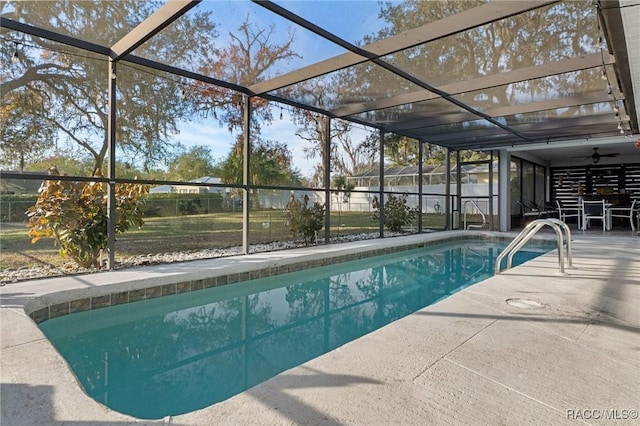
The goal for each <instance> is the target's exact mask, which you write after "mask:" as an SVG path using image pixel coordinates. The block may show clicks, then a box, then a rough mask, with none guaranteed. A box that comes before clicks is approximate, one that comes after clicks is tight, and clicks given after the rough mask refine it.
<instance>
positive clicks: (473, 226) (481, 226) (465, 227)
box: [462, 200, 487, 230]
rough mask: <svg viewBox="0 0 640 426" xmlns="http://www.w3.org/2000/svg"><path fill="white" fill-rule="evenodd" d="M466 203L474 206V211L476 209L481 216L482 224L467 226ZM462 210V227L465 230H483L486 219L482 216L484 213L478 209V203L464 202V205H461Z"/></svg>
mask: <svg viewBox="0 0 640 426" xmlns="http://www.w3.org/2000/svg"><path fill="white" fill-rule="evenodd" d="M467 203H471V204H473V205H474V206H475V208H476V209H478V211H479V212H480V216H482V224H480V225H478V224H475V225H473V224H469V226H467ZM462 210H463V211H464V225H463V228H464V229H466V230H469V229H471V228H478V229H482V228H484V225H486V224H487V217H486V216H485V215H484V212H483V211H482V209H481V208H480V206H479V205H478V203H476V202H475V201H473V200H466V201H465V202H464V204H463V205H462Z"/></svg>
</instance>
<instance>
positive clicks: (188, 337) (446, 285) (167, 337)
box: [40, 241, 551, 419]
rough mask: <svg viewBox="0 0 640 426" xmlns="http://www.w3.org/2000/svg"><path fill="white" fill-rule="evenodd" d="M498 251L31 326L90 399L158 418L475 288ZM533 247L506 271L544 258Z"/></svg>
mask: <svg viewBox="0 0 640 426" xmlns="http://www.w3.org/2000/svg"><path fill="white" fill-rule="evenodd" d="M504 246H505V245H504V244H498V243H488V242H483V241H471V242H456V243H447V244H442V245H436V246H433V247H428V248H422V249H416V250H410V251H403V252H399V253H395V254H391V255H385V256H378V257H372V258H368V259H363V260H358V261H353V262H346V263H341V264H336V265H331V266H327V267H322V268H316V269H311V270H306V271H300V272H294V273H290V274H286V275H279V276H274V277H269V278H263V279H257V280H252V281H246V282H242V283H236V284H231V285H227V286H222V287H215V288H211V289H206V290H199V291H194V292H190V293H182V294H177V295H173V296H167V297H161V298H157V299H151V300H145V301H140V302H135V303H130V304H127V305H118V306H113V307H109V308H104V309H98V310H94V311H85V312H79V313H74V314H71V315H66V316H63V317H59V318H55V319H51V320H48V321H45V322H43V323H41V324H40V327H41V329H42V330H43V331H44V333H45V334H46V335H47V336H48V338H49V339H50V340H51V342H52V343H53V344H54V346H55V347H56V348H57V349H58V350H59V351H60V353H61V354H62V355H63V356H64V358H65V359H66V360H67V362H68V363H69V365H70V366H71V368H72V369H73V371H74V372H75V374H76V376H77V377H78V379H79V381H80V382H81V384H82V386H84V388H85V390H86V392H87V393H88V394H89V395H90V396H92V397H93V398H95V399H96V400H97V401H100V402H102V403H103V404H105V405H107V406H108V407H110V408H112V409H114V410H117V411H120V412H122V413H126V414H130V415H132V416H135V417H139V418H146V419H158V418H162V417H165V416H168V415H177V414H182V413H186V412H190V411H193V410H197V409H199V408H203V407H206V406H209V405H211V404H214V403H216V402H219V401H222V400H224V399H227V398H229V397H231V396H233V395H235V394H238V393H240V392H242V391H244V390H246V389H248V388H250V387H251V386H254V385H256V384H258V383H260V382H262V381H265V380H267V379H269V378H270V377H273V376H275V375H277V374H278V373H280V372H282V371H284V370H286V369H289V368H291V367H294V366H296V365H299V364H301V363H304V362H306V361H308V360H310V359H312V358H315V357H317V356H319V355H322V354H324V353H326V352H328V351H331V350H332V349H335V348H337V347H339V346H341V345H343V344H345V343H347V342H349V341H351V340H354V339H357V338H358V337H360V336H363V335H365V334H367V333H369V332H371V331H373V330H375V329H377V328H380V327H382V326H384V325H386V324H389V323H390V322H392V321H395V320H397V319H399V318H402V317H403V316H406V315H408V314H410V313H412V312H415V311H417V310H419V309H421V308H423V307H425V306H428V305H430V304H433V303H434V302H436V301H438V300H440V299H443V298H445V297H447V296H448V295H450V294H452V293H455V292H456V291H459V290H461V289H463V288H465V287H467V286H469V285H471V284H473V283H476V282H478V281H481V280H484V279H485V278H488V277H490V276H491V275H492V274H493V265H494V260H495V258H496V257H497V255H498V254H499V252H500V250H502V249H503V248H504ZM534 247H537V248H534V250H536V251H527V252H520V253H518V254H517V255H516V257H515V259H514V263H515V264H518V263H522V262H524V261H526V260H529V259H531V258H533V257H536V256H538V255H540V254H542V253H544V252H546V251H548V250H550V249H551V248H550V247H549V246H545V247H542V246H534ZM529 249H530V248H529V247H527V250H529Z"/></svg>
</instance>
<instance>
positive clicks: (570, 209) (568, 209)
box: [556, 200, 582, 229]
mask: <svg viewBox="0 0 640 426" xmlns="http://www.w3.org/2000/svg"><path fill="white" fill-rule="evenodd" d="M556 205H557V206H558V218H559V219H560V220H561V221H563V222H566V221H567V218H570V217H575V218H576V222H577V224H578V229H582V227H581V226H580V222H581V220H580V219H581V216H582V212H581V211H580V206H579V205H578V206H567V205H565V204H563V203H562V202H561V201H560V200H556Z"/></svg>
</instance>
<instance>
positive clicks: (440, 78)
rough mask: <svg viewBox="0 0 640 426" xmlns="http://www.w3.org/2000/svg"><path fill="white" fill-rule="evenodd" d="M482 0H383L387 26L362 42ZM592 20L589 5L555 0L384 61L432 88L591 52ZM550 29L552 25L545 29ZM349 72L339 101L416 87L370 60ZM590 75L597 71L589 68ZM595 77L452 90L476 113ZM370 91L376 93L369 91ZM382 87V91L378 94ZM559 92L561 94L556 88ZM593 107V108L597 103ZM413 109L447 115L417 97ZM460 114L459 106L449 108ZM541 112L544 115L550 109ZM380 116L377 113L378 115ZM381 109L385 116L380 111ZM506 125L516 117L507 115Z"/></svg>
mask: <svg viewBox="0 0 640 426" xmlns="http://www.w3.org/2000/svg"><path fill="white" fill-rule="evenodd" d="M484 3H486V2H485V1H481V0H469V1H437V2H436V1H420V0H408V1H404V2H388V3H383V4H382V6H381V10H380V13H379V16H380V18H381V19H384V20H385V21H386V22H387V25H386V26H385V27H384V28H382V29H380V30H379V31H377V32H375V33H372V34H370V35H369V36H367V37H365V38H364V39H363V40H362V42H361V44H362V45H365V46H366V45H367V44H370V43H373V42H375V41H378V40H383V39H386V38H388V37H390V36H394V35H398V34H401V33H402V32H404V31H408V30H411V29H415V28H418V27H420V26H422V25H425V24H428V23H430V22H435V21H438V20H440V19H443V18H446V17H447V16H452V15H455V14H457V13H460V12H462V11H464V10H468V9H472V8H474V7H477V6H480V5H482V4H484ZM597 27H598V25H597V20H596V19H594V17H593V5H591V4H590V3H584V2H560V3H558V4H554V5H551V6H549V7H546V8H543V9H539V10H537V11H536V13H531V14H529V13H523V14H521V15H517V16H513V17H511V18H510V19H504V20H499V21H496V22H492V23H490V24H487V25H483V26H480V27H477V28H473V29H471V30H468V31H463V32H460V33H457V34H455V35H453V36H450V37H444V38H441V39H438V40H434V41H431V42H429V43H425V44H421V45H418V46H416V47H413V48H410V49H406V50H403V51H400V52H397V53H394V54H392V55H389V57H388V58H387V60H388V61H389V62H392V63H393V64H394V65H395V66H397V67H398V68H400V69H403V70H405V71H406V72H409V73H413V74H415V75H416V76H418V77H419V78H421V79H423V80H424V81H427V82H429V83H430V84H431V85H433V86H435V87H439V86H442V85H445V84H448V83H451V82H452V81H464V80H472V79H475V78H479V77H482V76H487V75H495V74H499V73H501V72H504V71H505V70H514V69H519V68H523V67H528V66H534V65H537V64H541V63H548V62H550V61H554V60H558V59H560V58H563V57H577V56H581V55H585V54H588V53H595V52H596V51H597V49H596V47H595V46H594V44H593V43H591V42H585V40H586V39H587V40H588V39H589V37H585V36H584V34H592V37H591V38H590V40H595V39H596V38H597V37H598V36H600V34H598V28H597ZM550 29H551V30H550ZM345 71H346V73H345V74H346V75H345V78H343V79H342V84H343V90H341V92H340V94H341V95H340V96H341V100H345V101H351V102H354V101H353V98H356V99H358V101H359V102H363V101H364V102H366V101H368V100H374V99H376V98H380V97H381V95H382V94H385V93H387V94H389V96H393V95H397V94H399V93H407V92H408V91H412V90H413V91H420V90H421V89H420V88H418V87H414V88H413V89H412V88H409V89H407V87H406V86H407V82H406V80H404V79H400V78H396V77H389V75H388V73H386V72H383V71H381V70H379V67H377V66H375V65H373V64H364V65H363V66H358V67H352V68H349V69H347V70H345ZM588 72H594V73H601V72H602V71H601V70H600V69H594V70H593V71H588ZM592 77H593V75H588V76H587V75H586V74H582V73H575V74H572V75H571V77H569V78H563V77H561V76H558V77H554V78H541V79H535V80H528V81H526V82H522V83H518V84H510V85H505V86H499V87H495V88H492V90H491V91H489V92H487V91H481V92H476V91H472V92H470V93H463V94H456V97H457V99H458V100H460V101H462V102H465V103H467V104H469V105H473V106H474V107H475V108H476V109H478V110H481V111H488V110H490V109H492V108H495V107H498V106H505V105H512V104H516V103H519V102H522V100H524V99H526V100H533V99H542V98H544V96H545V95H546V94H547V93H553V95H554V97H557V96H561V95H563V94H564V95H566V96H572V95H573V94H575V93H582V92H584V91H585V90H589V89H590V88H592V89H596V90H599V88H596V87H594V85H597V84H599V83H598V82H597V79H593V78H592ZM373 89H376V90H378V92H376V93H373V96H369V95H368V94H369V92H370V91H371V90H373ZM380 92H382V93H380ZM558 92H560V93H558ZM595 107H596V106H593V108H595ZM403 108H405V106H403V105H400V106H398V107H396V108H388V109H387V110H385V111H378V112H376V114H377V115H376V119H378V120H387V119H392V118H394V116H393V115H394V114H401V113H402V112H403ZM406 108H407V109H408V108H411V110H410V111H408V112H410V113H411V115H412V116H413V117H416V118H417V117H421V116H423V117H431V116H436V115H437V116H441V117H443V122H444V121H446V120H444V119H446V117H447V114H446V111H442V104H441V103H437V102H421V103H414V104H412V105H411V106H406ZM456 113H458V109H454V110H452V112H451V114H456ZM549 113H550V112H549V111H545V112H544V114H549ZM574 113H575V112H574V111H573V110H572V109H571V108H568V109H563V110H558V111H557V112H556V114H574ZM378 114H379V116H378ZM385 114H386V115H385ZM505 120H506V123H505V124H507V125H509V124H512V123H510V120H516V121H515V122H514V123H513V124H518V123H517V120H518V117H510V116H507V117H505ZM461 126H462V124H461V123H451V124H449V127H450V128H451V131H452V132H453V131H455V130H456V128H460V129H461Z"/></svg>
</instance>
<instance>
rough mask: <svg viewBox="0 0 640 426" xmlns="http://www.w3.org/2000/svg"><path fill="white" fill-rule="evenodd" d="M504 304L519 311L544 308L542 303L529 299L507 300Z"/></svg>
mask: <svg viewBox="0 0 640 426" xmlns="http://www.w3.org/2000/svg"><path fill="white" fill-rule="evenodd" d="M506 302H507V303H508V304H509V305H511V306H514V307H516V308H521V309H542V308H544V307H545V305H543V304H542V303H540V302H536V301H535V300H529V299H519V298H515V299H507V300H506Z"/></svg>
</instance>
